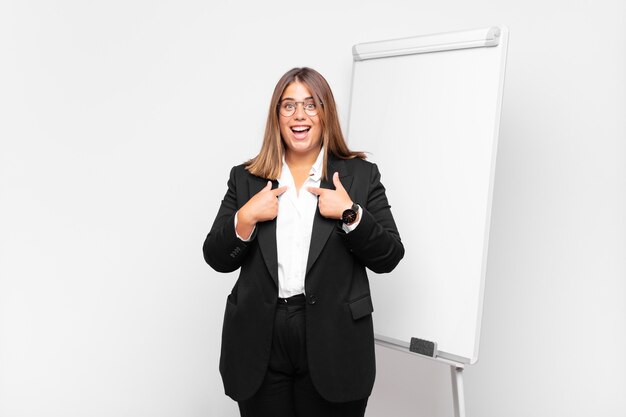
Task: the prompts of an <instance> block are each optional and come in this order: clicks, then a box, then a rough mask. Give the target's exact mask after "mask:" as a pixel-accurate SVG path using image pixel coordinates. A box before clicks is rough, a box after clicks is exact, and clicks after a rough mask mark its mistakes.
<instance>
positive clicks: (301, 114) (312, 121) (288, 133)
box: [278, 82, 322, 158]
mask: <svg viewBox="0 0 626 417" xmlns="http://www.w3.org/2000/svg"><path fill="white" fill-rule="evenodd" d="M285 101H287V102H296V103H298V104H296V109H295V112H294V113H293V115H291V116H283V115H282V114H281V112H279V113H278V121H279V123H280V133H281V136H282V138H283V143H284V144H285V152H286V154H287V155H290V154H291V155H294V154H297V155H298V156H310V157H311V158H315V157H317V155H318V154H319V151H320V141H321V137H322V128H321V126H320V115H319V109H317V111H318V114H317V115H315V116H310V115H308V114H307V113H306V111H305V106H306V105H307V103H309V104H310V103H311V102H313V95H312V94H311V92H310V91H309V89H308V88H307V87H306V86H305V85H304V84H302V83H299V82H294V83H291V84H289V86H287V88H285V91H284V92H283V95H282V97H281V100H280V105H281V106H282V104H283V103H285ZM302 103H304V104H302ZM310 109H311V107H309V112H310Z"/></svg>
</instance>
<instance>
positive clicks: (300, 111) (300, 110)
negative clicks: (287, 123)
mask: <svg viewBox="0 0 626 417" xmlns="http://www.w3.org/2000/svg"><path fill="white" fill-rule="evenodd" d="M293 116H294V117H295V118H296V120H302V119H304V118H305V117H306V113H305V112H304V103H296V112H295V113H294V114H293Z"/></svg>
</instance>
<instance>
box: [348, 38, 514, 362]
mask: <svg viewBox="0 0 626 417" xmlns="http://www.w3.org/2000/svg"><path fill="white" fill-rule="evenodd" d="M507 39H508V31H507V29H506V28H504V27H490V28H485V29H479V30H472V31H464V32H452V33H444V34H436V35H428V36H419V37H414V38H405V39H398V40H391V41H382V42H372V43H367V44H359V45H355V46H354V48H353V55H354V65H353V76H352V93H351V99H350V116H349V122H348V132H347V134H348V137H349V141H350V147H351V148H352V149H355V150H363V151H366V152H369V155H368V159H369V160H370V161H372V162H375V163H376V164H378V166H379V168H380V171H381V173H382V182H383V184H384V185H385V187H386V189H387V197H388V198H389V201H390V203H391V205H392V212H393V215H394V218H395V220H396V223H397V225H398V229H399V231H400V236H401V238H402V242H403V243H404V246H405V250H406V253H405V257H404V259H403V260H402V261H401V262H400V264H399V265H398V267H397V268H396V269H395V270H394V271H393V272H392V273H391V274H390V275H380V276H371V279H370V284H371V289H372V298H373V300H374V332H375V333H376V339H377V340H378V341H382V342H386V343H393V344H395V345H397V346H400V347H402V348H406V349H408V347H409V343H410V341H411V338H413V337H415V338H419V339H424V340H428V341H433V342H435V343H436V344H437V351H438V353H437V357H439V358H444V359H448V360H453V361H457V362H460V363H475V362H476V361H477V359H478V346H479V338H480V324H481V316H482V306H483V292H484V286H485V268H486V260H487V247H488V239H489V223H490V213H491V200H492V189H493V181H494V171H495V160H496V150H497V141H498V126H499V120H500V108H501V102H502V90H503V84H504V69H505V61H506V45H507Z"/></svg>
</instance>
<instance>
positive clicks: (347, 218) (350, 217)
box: [341, 209, 356, 224]
mask: <svg viewBox="0 0 626 417" xmlns="http://www.w3.org/2000/svg"><path fill="white" fill-rule="evenodd" d="M355 220H356V211H354V210H352V209H348V210H346V211H344V212H343V215H342V216H341V221H343V222H344V223H346V224H350V223H354V221H355Z"/></svg>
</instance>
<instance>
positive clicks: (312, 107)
mask: <svg viewBox="0 0 626 417" xmlns="http://www.w3.org/2000/svg"><path fill="white" fill-rule="evenodd" d="M298 104H302V108H303V109H304V112H305V113H306V114H307V116H311V117H313V116H317V111H318V110H317V104H315V101H314V100H305V101H293V100H285V101H283V102H282V103H278V111H279V112H280V114H281V115H282V116H285V117H291V116H293V115H294V113H295V112H296V109H297V108H298Z"/></svg>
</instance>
